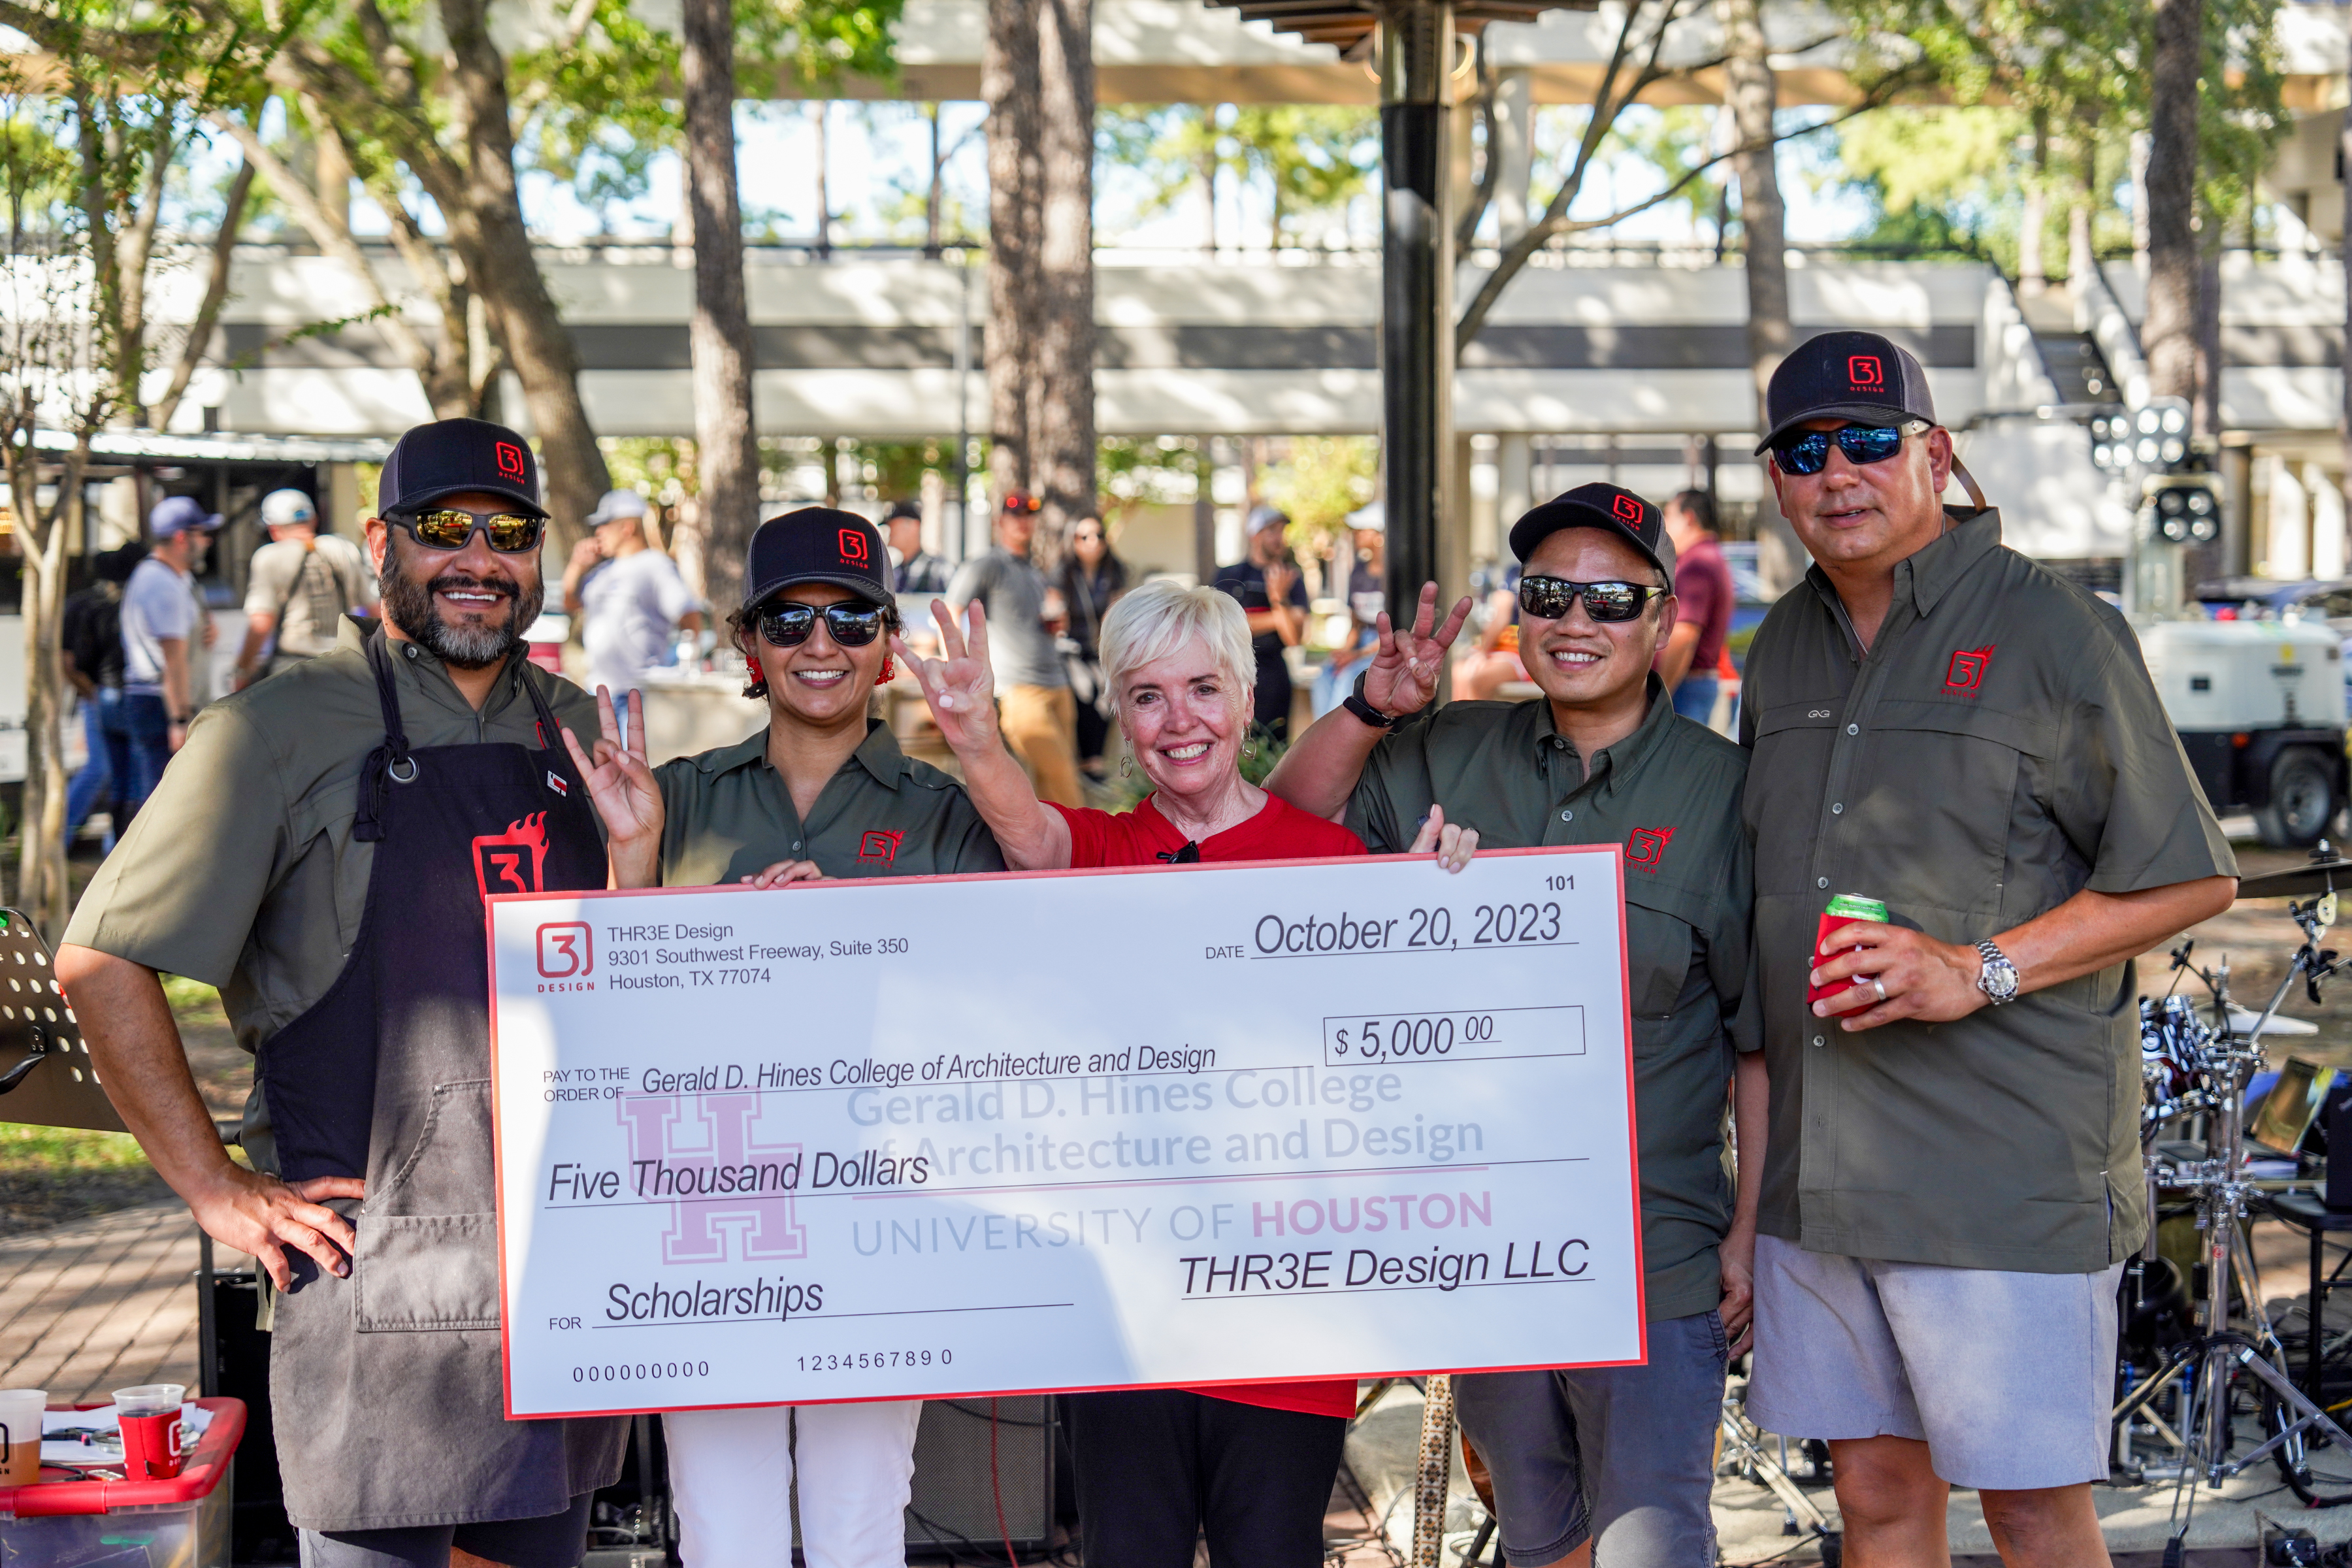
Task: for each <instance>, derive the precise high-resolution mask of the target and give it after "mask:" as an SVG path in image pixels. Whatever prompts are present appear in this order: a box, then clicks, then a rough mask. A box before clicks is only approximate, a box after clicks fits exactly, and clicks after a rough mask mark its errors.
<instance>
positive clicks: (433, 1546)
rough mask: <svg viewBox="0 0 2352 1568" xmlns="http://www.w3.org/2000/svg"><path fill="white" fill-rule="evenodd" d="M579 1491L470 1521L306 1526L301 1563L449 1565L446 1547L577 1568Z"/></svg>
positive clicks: (317, 1566) (584, 1505) (589, 1497)
mask: <svg viewBox="0 0 2352 1568" xmlns="http://www.w3.org/2000/svg"><path fill="white" fill-rule="evenodd" d="M593 1500H595V1494H594V1493H593V1492H582V1493H581V1494H580V1495H579V1496H578V1497H576V1498H573V1499H572V1506H571V1507H570V1508H567V1509H565V1510H563V1511H562V1513H551V1514H546V1515H543V1516H541V1517H540V1518H538V1519H492V1520H484V1521H479V1522H478V1523H474V1524H423V1525H415V1526H411V1527H408V1528H405V1529H398V1530H332V1531H326V1530H306V1531H302V1532H301V1542H302V1548H301V1550H302V1568H449V1552H450V1549H451V1548H452V1547H463V1548H464V1549H465V1550H466V1551H467V1552H472V1553H473V1554H474V1555H475V1556H477V1557H484V1558H488V1560H489V1561H490V1562H493V1563H507V1564H509V1565H510V1568H579V1563H580V1560H581V1558H583V1557H584V1556H586V1555H587V1553H588V1505H589V1504H590V1503H591V1502H592V1501H593Z"/></svg>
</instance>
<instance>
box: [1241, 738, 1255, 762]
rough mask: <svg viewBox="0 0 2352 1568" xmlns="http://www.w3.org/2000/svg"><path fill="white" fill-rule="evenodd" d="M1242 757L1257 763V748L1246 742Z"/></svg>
mask: <svg viewBox="0 0 2352 1568" xmlns="http://www.w3.org/2000/svg"><path fill="white" fill-rule="evenodd" d="M1242 756H1243V757H1244V759H1245V760H1249V761H1253V762H1254V761H1255V760H1256V758H1257V748H1256V747H1255V746H1254V745H1251V744H1250V743H1249V742H1243V743H1242Z"/></svg>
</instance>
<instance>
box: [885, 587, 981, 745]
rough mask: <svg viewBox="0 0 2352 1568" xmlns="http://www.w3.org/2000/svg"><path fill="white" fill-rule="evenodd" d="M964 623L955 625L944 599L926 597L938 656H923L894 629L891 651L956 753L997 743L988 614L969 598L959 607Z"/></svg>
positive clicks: (952, 613)
mask: <svg viewBox="0 0 2352 1568" xmlns="http://www.w3.org/2000/svg"><path fill="white" fill-rule="evenodd" d="M964 615H965V616H966V617H967V621H968V626H957V625H956V617H955V612H954V611H952V610H950V609H949V608H948V606H947V601H946V600H944V599H933V600H932V601H931V619H932V620H933V621H934V622H936V623H938V626H939V628H940V653H941V654H942V656H943V657H941V658H922V657H921V656H920V655H919V654H917V653H916V652H915V650H914V649H913V648H911V647H908V646H907V640H906V639H905V638H904V637H898V635H896V634H895V633H894V634H893V635H892V636H891V638H890V651H891V652H892V653H895V654H897V655H898V657H899V658H902V659H904V660H905V661H906V664H907V668H908V669H911V670H913V671H914V672H915V679H916V680H918V681H919V682H920V683H921V685H922V688H923V700H924V701H926V702H928V703H929V704H930V706H931V717H932V718H933V719H934V720H936V721H938V723H939V726H940V734H941V735H942V736H944V737H946V740H947V743H948V745H949V746H950V748H952V749H953V750H954V752H955V753H956V754H957V755H958V756H962V755H963V754H965V753H966V752H971V751H981V750H986V749H988V748H991V747H996V746H1000V745H1001V744H1002V742H1001V741H1000V740H999V738H998V735H997V729H996V672H995V670H994V669H993V668H991V667H990V665H989V662H988V613H987V612H986V611H985V610H982V608H981V607H980V601H979V600H978V599H974V600H973V601H971V604H970V605H966V606H965V607H964Z"/></svg>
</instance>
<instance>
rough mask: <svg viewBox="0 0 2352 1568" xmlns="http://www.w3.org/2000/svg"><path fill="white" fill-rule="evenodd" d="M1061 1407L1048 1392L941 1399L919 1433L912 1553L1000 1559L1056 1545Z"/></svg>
mask: <svg viewBox="0 0 2352 1568" xmlns="http://www.w3.org/2000/svg"><path fill="white" fill-rule="evenodd" d="M1054 1449H1055V1405H1054V1400H1053V1398H1052V1396H1051V1395H1049V1394H1019V1395H1015V1396H1014V1397H1012V1398H1009V1399H934V1400H932V1401H930V1402H929V1404H927V1405H924V1406H923V1423H922V1426H920V1427H919V1428H918V1429H917V1431H916V1434H915V1495H914V1498H913V1500H911V1501H909V1502H908V1505H907V1548H908V1551H909V1552H924V1553H926V1554H927V1555H935V1554H937V1553H938V1552H941V1551H949V1552H955V1553H957V1554H961V1552H962V1551H963V1550H964V1549H966V1548H970V1549H971V1550H974V1551H976V1552H980V1553H982V1555H985V1556H990V1557H994V1556H999V1555H1001V1554H1002V1553H1003V1551H1004V1545H1005V1542H1006V1540H1007V1539H1008V1538H1010V1540H1011V1542H1012V1544H1013V1550H1015V1551H1016V1552H1036V1551H1043V1550H1045V1548H1046V1547H1048V1546H1050V1545H1051V1544H1052V1543H1053V1534H1054Z"/></svg>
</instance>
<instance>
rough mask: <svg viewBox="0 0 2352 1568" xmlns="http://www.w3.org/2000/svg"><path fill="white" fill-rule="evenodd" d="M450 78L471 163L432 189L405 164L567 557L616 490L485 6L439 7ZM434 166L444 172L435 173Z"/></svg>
mask: <svg viewBox="0 0 2352 1568" xmlns="http://www.w3.org/2000/svg"><path fill="white" fill-rule="evenodd" d="M441 25H442V28H443V31H444V32H445V33H446V36H447V38H448V44H449V53H450V58H451V59H452V60H453V61H454V62H455V70H454V72H453V73H452V74H453V76H454V79H455V82H456V86H457V93H458V97H459V104H460V117H461V119H462V121H463V129H464V132H465V136H464V146H465V149H466V164H465V168H464V171H463V174H462V179H461V181H460V182H458V183H457V184H455V185H454V188H449V189H446V190H435V189H433V185H432V182H431V181H430V180H429V179H428V178H427V172H428V170H432V171H433V172H434V173H436V174H439V175H441V176H442V183H443V184H450V182H449V181H448V180H447V178H446V173H447V166H446V163H445V162H444V161H442V160H439V159H411V160H407V161H408V163H409V167H410V168H411V170H413V171H414V172H415V174H416V175H417V177H418V178H419V179H420V180H421V181H425V182H426V191H427V194H429V195H432V197H433V198H434V200H435V201H436V203H438V204H439V205H440V208H441V214H442V218H443V220H444V222H445V223H446V225H447V226H448V232H449V243H450V244H451V245H452V246H453V247H456V249H457V254H458V256H459V257H460V258H463V259H464V261H465V263H466V277H467V280H468V281H469V282H470V283H471V284H472V285H473V287H474V288H475V289H477V290H478V291H479V292H480V294H481V296H482V301H483V303H484V304H486V305H488V307H489V310H490V314H491V316H492V317H493V318H494V319H495V325H496V330H497V333H498V337H499V341H500V342H503V343H504V344H505V346H506V352H507V355H508V358H509V361H510V363H512V364H513V366H514V372H515V375H516V378H517V379H518V380H520V382H521V383H522V397H523V405H524V406H525V407H526V408H528V409H529V410H530V423H531V427H532V434H533V435H535V436H536V437H538V438H539V446H540V458H541V469H542V471H543V472H544V473H545V474H546V476H547V496H546V505H547V508H548V510H549V511H550V513H551V514H552V517H553V522H554V526H553V530H552V531H553V533H554V536H555V542H554V545H553V549H554V552H555V559H558V560H561V559H562V557H563V556H564V555H566V554H568V553H570V552H571V549H572V542H573V541H575V540H576V539H578V538H579V536H580V531H581V526H582V523H583V520H584V519H585V518H586V517H587V515H588V514H589V512H590V511H592V510H594V509H595V505H596V501H597V499H598V498H599V497H601V496H602V495H603V494H604V491H605V490H606V489H609V488H611V484H612V479H611V475H610V473H609V471H608V470H607V469H606V468H605V467H604V453H603V452H602V451H601V450H599V449H598V447H597V446H596V432H595V429H594V428H593V426H591V425H590V424H589V423H588V408H587V405H586V404H585V403H583V401H582V400H581V396H580V353H579V350H578V349H577V348H576V347H575V346H574V345H573V343H572V334H571V332H570V331H568V330H567V329H566V328H565V327H564V324H563V318H562V314H561V313H560V312H559V311H558V310H556V308H555V301H554V300H553V299H552V298H551V297H550V296H549V294H548V292H547V280H546V279H544V278H543V277H541V275H540V270H539V258H537V257H536V256H534V255H533V254H532V253H531V248H530V230H529V229H528V228H526V227H525V226H524V225H523V221H522V204H521V202H520V199H519V197H518V195H517V194H516V189H515V169H514V127H513V125H512V122H511V121H509V119H508V101H507V79H506V62H505V60H504V59H503V58H501V57H500V56H499V51H498V47H497V45H495V44H494V43H492V42H491V40H490V34H489V17H488V0H441ZM436 165H439V167H438V168H436Z"/></svg>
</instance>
